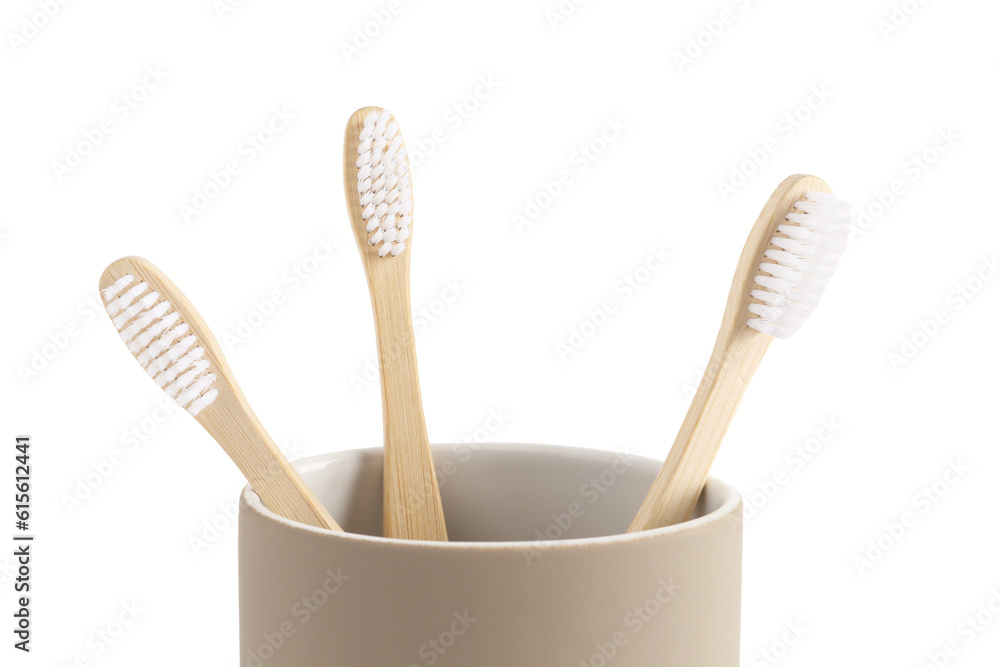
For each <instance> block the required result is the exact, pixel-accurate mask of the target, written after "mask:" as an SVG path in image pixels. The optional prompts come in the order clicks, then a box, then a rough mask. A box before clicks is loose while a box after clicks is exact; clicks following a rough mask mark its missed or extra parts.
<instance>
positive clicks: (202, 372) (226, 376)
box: [100, 257, 341, 530]
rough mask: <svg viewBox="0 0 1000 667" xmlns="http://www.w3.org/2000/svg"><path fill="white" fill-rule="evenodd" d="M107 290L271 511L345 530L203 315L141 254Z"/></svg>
mask: <svg viewBox="0 0 1000 667" xmlns="http://www.w3.org/2000/svg"><path fill="white" fill-rule="evenodd" d="M100 289H101V296H102V297H103V298H104V303H105V308H106V309H107V311H108V315H109V316H110V317H111V321H112V323H113V324H114V326H115V329H117V330H118V333H119V334H120V335H121V337H122V340H123V341H125V345H126V346H127V347H128V349H129V351H130V352H131V353H132V355H133V356H134V357H135V358H136V360H137V361H138V362H139V365H140V366H142V367H143V368H144V369H146V372H147V373H149V375H150V376H151V377H152V378H153V380H154V381H155V382H156V384H157V385H159V386H160V387H161V388H162V389H163V390H164V391H165V392H167V395H169V396H170V397H171V398H173V399H174V400H175V401H176V402H177V403H178V404H179V405H180V406H181V407H182V408H184V409H185V410H187V411H188V412H189V413H190V414H191V416H193V417H194V418H195V419H196V420H198V423H200V424H201V425H202V426H204V427H205V430H206V431H208V432H209V433H210V434H211V435H212V437H213V438H215V440H216V442H218V443H219V445H221V446H222V449H223V450H225V452H226V454H228V455H229V458H231V459H232V460H233V462H234V463H236V465H237V466H238V467H239V469H240V471H241V472H242V473H243V475H244V477H246V479H247V481H248V482H250V486H251V488H253V490H254V492H255V493H256V494H257V495H258V496H260V499H261V500H262V501H263V502H264V504H265V505H266V506H267V507H268V509H270V510H271V511H273V512H275V513H276V514H280V515H281V516H284V517H286V518H288V519H293V520H295V521H300V522H302V523H307V524H309V525H312V526H317V527H319V528H329V529H331V530H341V528H340V526H338V525H337V522H336V521H334V520H333V517H331V516H330V513H329V512H327V511H326V508H324V507H323V505H322V504H320V502H319V500H317V498H316V496H314V495H313V493H312V491H310V490H309V487H307V486H306V484H305V482H304V481H303V480H302V478H301V477H300V476H299V474H298V473H297V472H296V471H295V469H294V468H293V467H292V466H291V464H290V463H289V462H288V460H287V459H285V457H284V455H283V454H282V453H281V451H280V450H279V449H278V447H277V445H275V444H274V441H273V440H271V438H270V436H269V435H268V434H267V432H266V431H264V427H263V426H261V424H260V422H259V421H258V420H257V416H256V415H255V414H254V413H253V410H251V409H250V405H249V403H247V400H246V398H245V397H244V396H243V392H242V391H241V390H240V388H239V386H238V385H237V384H236V380H235V379H234V378H233V373H232V371H231V370H230V368H229V364H227V363H226V360H225V358H224V357H223V355H222V349H221V348H220V347H219V344H218V342H217V341H216V340H215V337H214V336H213V335H212V332H211V331H210V330H209V329H208V326H206V324H205V322H204V320H202V318H201V315H199V314H198V312H197V311H196V310H195V309H194V307H193V306H192V305H191V303H190V302H189V301H188V300H187V298H186V297H185V296H184V294H182V293H181V291H180V290H179V289H178V288H177V286H176V285H174V284H173V283H172V282H171V281H170V279H169V278H167V277H166V276H165V275H163V273H161V272H160V270H159V269H157V268H156V267H155V266H153V265H152V264H151V263H150V262H148V261H146V260H145V259H142V258H141V257H125V258H123V259H119V260H118V261H116V262H114V263H113V264H111V265H110V266H109V267H108V268H107V269H105V271H104V274H103V275H102V276H101V282H100Z"/></svg>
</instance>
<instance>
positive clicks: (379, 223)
mask: <svg viewBox="0 0 1000 667" xmlns="http://www.w3.org/2000/svg"><path fill="white" fill-rule="evenodd" d="M344 151H345V155H344V164H345V167H346V169H347V173H345V181H346V183H345V184H346V185H347V187H348V188H351V187H353V188H354V190H355V191H356V193H357V198H356V201H354V197H352V196H351V193H350V192H349V193H348V207H349V208H350V209H352V210H351V218H352V222H353V223H354V225H355V233H356V234H357V236H358V239H359V242H360V241H361V240H362V239H364V240H365V242H367V244H368V245H370V246H373V247H374V248H375V250H376V252H377V254H378V257H381V258H390V257H397V256H399V255H400V254H401V253H403V252H404V251H405V250H406V239H408V238H409V237H410V223H411V222H412V220H413V192H412V190H411V188H410V163H409V160H408V159H407V156H406V146H404V145H403V135H402V134H401V133H400V131H399V125H398V124H397V123H396V120H395V119H394V118H393V117H392V114H390V113H389V112H388V111H386V110H385V109H381V108H379V107H365V108H364V109H360V110H358V111H357V112H355V114H354V115H353V116H352V117H351V121H350V122H349V123H348V126H347V137H346V139H345V145H344ZM354 209H356V210H354ZM362 228H363V229H362Z"/></svg>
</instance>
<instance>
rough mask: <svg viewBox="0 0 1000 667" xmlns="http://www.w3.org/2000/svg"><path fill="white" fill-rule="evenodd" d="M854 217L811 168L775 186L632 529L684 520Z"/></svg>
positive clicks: (814, 299) (815, 295)
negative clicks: (756, 380) (747, 397)
mask: <svg viewBox="0 0 1000 667" xmlns="http://www.w3.org/2000/svg"><path fill="white" fill-rule="evenodd" d="M850 221H851V210H850V205H849V204H847V203H846V202H843V201H841V200H839V199H837V198H836V197H834V196H833V195H832V194H831V193H830V187H829V186H828V185H827V184H826V183H824V182H823V181H822V180H820V179H819V178H816V177H815V176H804V175H796V176H790V177H788V178H786V179H785V180H784V181H783V182H782V183H781V184H780V185H779V186H778V187H777V189H775V191H774V193H773V194H772V195H771V198H770V199H768V201H767V204H766V205H765V206H764V209H763V210H762V211H761V213H760V216H759V217H758V218H757V222H756V224H755V225H754V227H753V230H752V231H751V232H750V238H748V239H747V242H746V245H745V246H744V248H743V254H742V255H741V256H740V261H739V264H738V265H737V267H736V275H735V277H734V278H733V284H732V287H731V289H730V292H729V300H728V302H727V303H726V311H725V314H724V316H723V318H722V327H721V328H720V330H719V335H718V338H717V339H716V341H715V349H714V350H713V351H712V357H711V360H710V361H709V364H708V368H707V370H706V371H705V375H704V377H702V380H701V383H700V385H699V386H698V391H697V392H696V393H695V396H694V399H693V401H692V402H691V407H690V408H689V409H688V412H687V415H686V416H685V417H684V422H683V423H682V424H681V428H680V432H679V433H678V434H677V438H676V439H675V440H674V444H673V447H671V449H670V453H669V455H668V456H667V460H666V461H665V462H664V464H663V467H662V468H661V469H660V472H659V474H658V475H657V477H656V480H655V481H654V482H653V486H652V488H651V489H650V491H649V493H648V495H647V496H646V499H645V500H644V501H643V503H642V506H641V507H640V508H639V512H638V514H637V515H636V517H635V519H634V520H633V522H632V525H631V527H630V528H629V532H636V531H641V530H650V529H652V528H659V527H661V526H668V525H671V524H675V523H679V522H681V521H685V520H687V519H688V518H690V516H691V514H692V512H693V510H694V507H695V504H696V503H697V501H698V497H699V496H700V495H701V490H702V487H703V486H704V485H705V480H706V479H708V473H709V469H710V468H711V466H712V461H713V460H714V459H715V455H716V452H717V451H718V449H719V446H720V444H721V443H722V439H723V437H724V436H725V434H726V430H727V429H728V428H729V423H730V422H731V421H732V419H733V415H734V414H735V412H736V408H737V407H738V406H739V403H740V399H742V398H743V393H744V391H746V388H747V385H748V384H749V383H750V379H751V377H752V376H753V373H754V371H755V370H757V365H758V364H760V361H761V359H762V358H763V356H764V353H765V352H766V351H767V348H768V346H769V345H770V344H771V340H772V339H773V338H788V337H789V336H791V335H792V334H793V333H795V332H796V331H798V329H799V327H800V326H801V325H802V323H803V322H804V321H805V319H806V317H808V315H809V313H810V312H812V310H813V308H814V307H815V306H816V304H817V303H818V302H819V298H820V296H821V295H822V294H823V290H824V288H825V287H826V283H827V281H828V280H829V278H830V276H831V275H832V274H833V270H834V268H835V267H836V264H837V261H838V260H839V258H840V255H841V253H842V252H843V250H844V247H845V245H846V243H847V231H848V226H849V224H850Z"/></svg>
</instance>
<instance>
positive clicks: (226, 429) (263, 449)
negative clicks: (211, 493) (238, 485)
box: [195, 386, 342, 531]
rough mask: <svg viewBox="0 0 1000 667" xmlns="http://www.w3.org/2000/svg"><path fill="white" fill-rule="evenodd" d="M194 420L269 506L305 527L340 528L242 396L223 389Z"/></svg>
mask: <svg viewBox="0 0 1000 667" xmlns="http://www.w3.org/2000/svg"><path fill="white" fill-rule="evenodd" d="M195 419H197V420H198V421H199V422H200V423H201V425H202V426H204V427H205V430H207V431H208V432H209V433H210V434H211V435H212V437H213V438H215V440H216V442H218V443H219V444H220V445H222V448H223V450H225V452H226V454H228V455H229V458H231V459H232V460H233V462H234V463H235V464H236V466H237V467H238V468H239V469H240V471H241V472H242V473H243V476H244V477H246V479H247V481H248V482H250V487H251V488H252V489H253V490H254V492H255V493H256V494H257V495H258V496H260V499H261V501H262V502H263V503H264V505H265V506H267V508H268V509H269V510H271V511H272V512H274V513H275V514H280V515H281V516H283V517H286V518H288V519H292V520H294V521H299V522H301V523H305V524H309V525H310V526H316V527H318V528H328V529H330V530H338V531H339V530H342V529H341V527H340V526H339V525H338V524H337V522H336V521H335V520H334V519H333V517H332V516H330V513H329V512H328V511H327V510H326V508H325V507H324V506H323V504H322V503H320V501H319V499H317V498H316V496H315V495H314V494H313V492H312V491H311V490H310V489H309V487H308V486H306V483H305V482H304V481H303V479H302V477H301V476H300V475H299V473H298V471H296V470H295V468H294V467H292V464H291V463H289V462H288V459H286V458H285V455H284V454H282V453H281V450H280V449H278V446H277V445H276V444H275V443H274V441H273V440H271V437H270V436H269V435H268V434H267V432H266V431H265V430H264V427H263V426H261V424H260V422H259V421H258V420H257V417H256V415H255V414H254V413H253V411H252V410H251V408H250V406H249V404H247V402H246V400H245V399H244V398H242V396H240V395H238V394H236V393H234V392H233V391H231V390H230V387H228V386H226V387H223V388H221V389H220V392H219V396H218V398H217V399H216V400H215V402H213V403H212V405H210V406H209V407H208V408H207V409H205V410H203V411H202V412H201V413H199V414H198V415H197V416H196V417H195Z"/></svg>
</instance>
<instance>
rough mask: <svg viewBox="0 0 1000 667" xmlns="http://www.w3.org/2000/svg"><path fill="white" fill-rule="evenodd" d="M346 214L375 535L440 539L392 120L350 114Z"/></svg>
mask: <svg viewBox="0 0 1000 667" xmlns="http://www.w3.org/2000/svg"><path fill="white" fill-rule="evenodd" d="M344 190H345V195H346V198H347V212H348V215H349V216H350V219H351V226H352V227H353V229H354V237H355V240H357V242H358V250H359V251H360V252H361V261H362V263H363V264H364V267H365V275H366V276H367V278H368V289H369V291H370V292H371V299H372V310H373V312H374V316H375V334H376V337H377V342H378V359H379V364H378V366H379V373H380V375H381V381H382V420H383V428H384V442H385V449H384V454H383V456H384V473H383V530H384V534H385V536H386V537H395V538H402V539H411V540H437V541H445V540H447V539H448V535H447V531H446V529H445V524H444V511H443V509H442V507H441V493H440V490H439V489H438V483H437V478H436V476H435V473H434V463H433V461H432V459H431V451H430V445H429V444H428V440H427V426H426V424H425V422H424V409H423V403H422V401H421V398H420V382H419V380H418V378H417V355H416V348H415V346H414V340H413V320H412V318H413V315H412V312H411V309H410V253H409V252H407V247H406V239H407V238H409V236H410V223H411V222H412V220H413V195H412V191H411V189H410V164H409V161H408V159H407V156H406V147H405V146H404V145H403V137H402V134H400V132H399V126H398V125H397V124H396V121H395V119H394V118H393V117H392V115H391V114H390V113H389V112H388V111H386V110H384V109H380V108H378V107H365V108H363V109H359V110H358V111H356V112H354V115H352V116H351V119H350V120H349V121H348V123H347V129H346V130H345V133H344Z"/></svg>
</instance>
